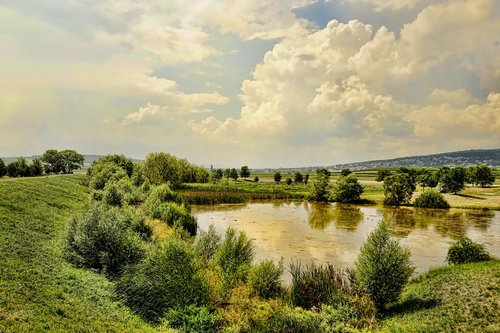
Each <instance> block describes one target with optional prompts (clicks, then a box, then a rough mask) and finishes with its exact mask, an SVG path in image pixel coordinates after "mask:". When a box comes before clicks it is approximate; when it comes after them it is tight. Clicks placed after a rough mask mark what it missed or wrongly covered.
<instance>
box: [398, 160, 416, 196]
mask: <svg viewBox="0 0 500 333" xmlns="http://www.w3.org/2000/svg"><path fill="white" fill-rule="evenodd" d="M397 173H404V174H406V175H408V177H409V178H410V180H411V183H410V184H411V189H412V191H415V190H416V189H417V176H418V172H417V169H415V168H408V167H404V166H402V167H399V168H398V170H397Z"/></svg>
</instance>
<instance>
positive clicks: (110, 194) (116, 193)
mask: <svg viewBox="0 0 500 333" xmlns="http://www.w3.org/2000/svg"><path fill="white" fill-rule="evenodd" d="M102 201H103V202H104V203H106V204H108V205H110V206H115V207H121V206H122V204H123V193H122V192H121V191H120V189H118V186H116V185H115V184H113V183H112V184H108V185H106V187H105V188H104V191H103V193H102Z"/></svg>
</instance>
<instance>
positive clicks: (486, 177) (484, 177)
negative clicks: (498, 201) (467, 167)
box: [474, 164, 495, 187]
mask: <svg viewBox="0 0 500 333" xmlns="http://www.w3.org/2000/svg"><path fill="white" fill-rule="evenodd" d="M474 171H475V172H474V183H475V184H477V185H479V186H481V187H486V186H489V185H493V183H494V182H495V176H494V175H493V171H492V170H491V168H490V167H488V166H487V165H486V164H480V165H478V166H477V167H475V169H474Z"/></svg>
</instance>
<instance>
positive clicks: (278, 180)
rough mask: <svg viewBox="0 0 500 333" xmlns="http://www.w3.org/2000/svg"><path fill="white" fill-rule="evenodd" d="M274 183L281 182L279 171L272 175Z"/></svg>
mask: <svg viewBox="0 0 500 333" xmlns="http://www.w3.org/2000/svg"><path fill="white" fill-rule="evenodd" d="M274 181H275V182H276V183H279V182H280V181H281V173H280V172H279V171H276V173H275V174H274Z"/></svg>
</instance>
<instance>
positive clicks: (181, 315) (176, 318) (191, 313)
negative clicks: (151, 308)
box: [165, 305, 220, 333]
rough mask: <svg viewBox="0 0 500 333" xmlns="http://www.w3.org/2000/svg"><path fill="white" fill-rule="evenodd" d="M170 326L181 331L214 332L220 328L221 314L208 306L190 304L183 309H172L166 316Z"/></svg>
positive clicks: (184, 332) (182, 332) (183, 332)
mask: <svg viewBox="0 0 500 333" xmlns="http://www.w3.org/2000/svg"><path fill="white" fill-rule="evenodd" d="M165 320H166V321H167V322H168V324H169V326H170V327H173V328H176V329H178V330H179V332H181V333H191V332H197V333H212V332H217V331H218V328H219V320H220V318H219V316H218V315H216V314H215V313H211V312H210V311H209V310H208V309H207V308H206V307H197V306H194V305H190V306H187V307H184V308H181V309H171V310H170V311H169V312H168V313H167V314H166V316H165Z"/></svg>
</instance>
